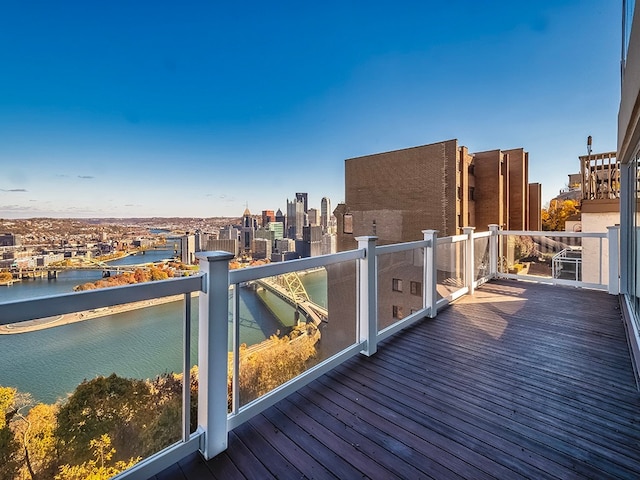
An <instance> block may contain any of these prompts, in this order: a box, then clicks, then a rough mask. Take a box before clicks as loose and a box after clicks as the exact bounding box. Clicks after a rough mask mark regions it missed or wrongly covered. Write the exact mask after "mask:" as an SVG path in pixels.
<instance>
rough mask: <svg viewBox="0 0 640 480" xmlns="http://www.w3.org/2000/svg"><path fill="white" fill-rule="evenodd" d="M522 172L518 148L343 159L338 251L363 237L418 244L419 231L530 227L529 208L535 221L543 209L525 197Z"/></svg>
mask: <svg viewBox="0 0 640 480" xmlns="http://www.w3.org/2000/svg"><path fill="white" fill-rule="evenodd" d="M528 171H529V155H528V153H527V152H525V151H524V149H522V148H517V149H511V150H504V151H503V150H492V151H486V152H479V153H473V154H472V153H469V151H468V149H467V147H465V146H460V145H458V140H456V139H453V140H447V141H443V142H438V143H433V144H430V145H423V146H419V147H413V148H406V149H402V150H396V151H392V152H385V153H378V154H374V155H367V156H363V157H357V158H351V159H348V160H346V161H345V203H344V204H339V205H338V206H337V207H336V209H335V210H334V216H335V218H336V221H337V233H338V240H337V244H338V245H337V247H338V250H339V251H342V250H349V249H352V248H355V245H356V242H355V240H354V238H355V237H357V236H361V235H375V236H377V237H378V239H379V243H380V244H387V243H399V242H406V241H413V240H419V239H421V238H422V233H421V232H422V230H425V229H434V230H438V232H439V235H441V236H448V235H456V234H459V233H461V232H462V228H463V227H466V226H474V227H476V229H477V230H487V229H488V225H490V224H498V225H502V226H503V227H504V228H505V229H512V230H528V229H529V223H530V220H531V215H530V213H529V212H530V210H532V207H533V210H535V211H536V212H537V214H536V215H534V217H533V218H534V219H536V218H537V217H539V215H540V213H539V212H540V207H541V205H540V198H541V195H537V196H535V197H534V198H530V191H531V187H530V186H529V182H528ZM538 185H539V184H538ZM539 188H540V187H538V189H539ZM534 190H535V188H534ZM535 191H536V192H537V193H540V191H539V190H535Z"/></svg>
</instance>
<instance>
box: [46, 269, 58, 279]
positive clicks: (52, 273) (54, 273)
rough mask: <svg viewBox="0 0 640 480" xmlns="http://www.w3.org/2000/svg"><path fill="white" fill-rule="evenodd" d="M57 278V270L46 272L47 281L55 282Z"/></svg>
mask: <svg viewBox="0 0 640 480" xmlns="http://www.w3.org/2000/svg"><path fill="white" fill-rule="evenodd" d="M56 278H58V271H57V270H47V280H55V279H56Z"/></svg>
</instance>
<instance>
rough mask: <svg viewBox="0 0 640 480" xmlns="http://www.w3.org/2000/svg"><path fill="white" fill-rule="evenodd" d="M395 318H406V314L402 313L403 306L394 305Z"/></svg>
mask: <svg viewBox="0 0 640 480" xmlns="http://www.w3.org/2000/svg"><path fill="white" fill-rule="evenodd" d="M393 318H397V319H401V318H404V313H403V311H402V306H401V305H394V306H393Z"/></svg>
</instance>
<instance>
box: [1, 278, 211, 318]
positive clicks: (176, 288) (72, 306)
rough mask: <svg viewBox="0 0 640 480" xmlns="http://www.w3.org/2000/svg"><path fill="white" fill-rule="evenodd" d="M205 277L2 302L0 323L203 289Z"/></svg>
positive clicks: (175, 279)
mask: <svg viewBox="0 0 640 480" xmlns="http://www.w3.org/2000/svg"><path fill="white" fill-rule="evenodd" d="M203 278H204V276H203V275H202V274H197V275H193V276H191V277H180V278H170V279H168V280H158V281H155V282H145V283H138V284H135V285H123V286H120V287H109V288H101V289H99V290H87V291H84V292H73V293H65V294H62V295H50V296H47V297H37V298H30V299H26V300H18V301H15V302H8V303H1V304H0V325H7V324H10V323H15V322H23V321H25V320H33V319H34V318H42V317H43V316H46V317H53V316H57V315H64V314H67V313H74V312H82V311H84V310H93V309H96V308H103V307H112V306H113V305H122V304H125V303H131V302H139V301H143V300H150V299H153V298H161V297H169V296H172V295H182V294H185V293H190V292H195V291H198V290H201V289H202V281H203Z"/></svg>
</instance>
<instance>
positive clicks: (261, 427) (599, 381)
mask: <svg viewBox="0 0 640 480" xmlns="http://www.w3.org/2000/svg"><path fill="white" fill-rule="evenodd" d="M359 242H360V243H359V248H358V249H357V250H354V251H350V252H343V253H340V254H336V255H330V256H324V257H315V258H310V259H303V260H298V261H292V262H286V263H281V264H272V265H268V266H264V267H255V268H249V269H244V270H236V271H231V272H229V271H228V270H227V260H228V256H227V255H224V254H202V255H201V256H200V262H201V271H202V274H201V275H200V276H197V277H190V278H186V279H177V280H171V281H163V282H156V283H154V284H142V285H136V286H132V287H118V288H114V289H105V290H101V291H100V290H99V291H92V292H83V293H80V294H73V295H63V296H56V297H47V298H43V299H36V300H31V301H23V302H14V303H11V304H4V305H0V318H1V319H2V321H1V322H0V323H3V324H9V323H14V322H18V321H24V320H30V319H32V318H36V317H37V316H42V312H43V311H45V312H47V313H48V314H49V315H55V314H64V313H68V312H73V311H79V310H86V309H88V308H101V307H104V306H107V305H112V304H118V303H123V302H127V301H134V300H138V301H139V300H144V299H149V298H155V297H158V296H164V295H175V294H181V295H185V297H186V299H187V300H188V299H189V298H190V296H191V294H192V293H193V292H198V293H199V299H198V302H199V308H198V310H199V327H198V342H199V350H198V362H197V363H198V365H199V367H200V368H199V379H198V380H199V391H198V409H197V410H198V411H197V424H198V427H197V429H195V430H194V431H192V430H193V429H192V428H190V427H189V425H190V424H191V423H192V422H191V419H190V409H189V408H185V407H184V406H188V405H190V404H191V400H190V395H191V392H190V389H189V388H186V389H184V390H183V400H182V404H183V418H182V428H181V431H182V440H181V441H179V442H177V443H175V444H173V445H171V446H169V447H168V448H166V449H164V450H162V451H160V452H158V453H156V454H154V455H152V456H150V457H149V458H146V459H144V460H143V461H141V462H140V463H138V464H137V465H135V466H134V467H132V468H131V469H129V470H127V471H125V472H123V473H122V474H120V475H119V477H120V478H158V479H168V478H181V479H182V478H282V477H285V478H304V477H308V478H366V477H369V478H456V477H457V478H594V477H596V478H637V477H638V476H639V475H640V449H639V448H638V441H639V440H640V430H638V428H637V421H638V415H637V412H638V407H639V406H640V394H638V391H637V389H636V384H635V380H634V378H635V377H634V372H633V368H632V365H631V360H630V356H629V351H628V348H627V344H626V337H625V327H624V324H623V322H622V320H621V313H620V310H619V305H618V297H617V296H615V295H608V294H607V293H611V294H617V293H618V290H617V289H618V283H617V282H618V280H617V278H618V274H617V258H618V256H617V245H618V240H617V229H615V228H613V229H610V231H609V232H608V233H607V234H589V233H575V234H574V233H572V234H569V233H560V232H505V231H500V230H498V229H497V228H496V227H493V228H492V230H491V231H490V232H482V233H474V232H473V229H466V231H465V234H464V235H458V236H455V237H447V238H437V236H436V234H435V232H433V231H427V232H425V239H424V240H422V241H418V242H411V243H406V244H399V245H385V246H376V245H375V239H373V238H369V237H366V238H361V239H360V241H359ZM569 246H572V247H580V252H581V258H580V261H581V265H582V268H581V277H580V278H577V279H576V277H573V278H572V279H563V278H556V277H555V276H554V275H553V272H552V268H551V263H552V260H551V259H552V258H553V256H554V255H555V254H557V253H558V252H560V251H562V250H563V249H566V248H569ZM515 265H520V267H517V268H516V267H515ZM314 269H316V270H317V269H320V270H323V271H326V275H327V293H328V305H326V310H327V319H325V320H324V321H323V320H322V319H321V320H320V322H321V324H322V328H321V330H322V339H321V342H323V341H324V340H323V339H333V340H332V341H331V342H330V343H331V345H332V349H330V350H323V349H322V348H321V349H320V354H319V356H318V359H317V362H315V364H313V365H309V366H308V368H307V369H306V371H305V372H304V373H302V374H301V375H298V376H297V377H295V378H293V379H292V380H288V381H286V382H284V383H282V384H281V385H278V386H275V387H274V388H273V389H272V390H270V391H269V392H268V393H266V394H262V395H260V396H259V397H257V398H254V397H252V396H250V395H249V394H247V393H246V392H244V391H243V390H242V389H241V388H240V385H239V383H240V382H239V378H240V377H241V374H242V369H243V368H244V367H243V363H242V362H243V359H242V357H241V355H240V354H239V353H238V352H240V351H241V350H242V349H241V346H240V345H241V343H243V341H242V335H241V334H240V330H239V320H238V318H239V314H238V312H240V311H241V309H240V306H239V304H240V297H241V295H240V293H241V290H242V289H243V288H249V287H250V286H251V285H252V284H254V282H257V281H261V282H265V281H266V282H269V281H271V280H269V279H272V278H274V277H277V276H280V275H285V274H289V273H291V272H303V271H309V270H314ZM521 279H522V280H528V281H526V282H519V281H516V280H521ZM568 287H570V288H568ZM575 287H588V288H575ZM230 292H231V293H230ZM229 295H231V297H229ZM229 298H231V301H229ZM447 306H448V307H449V308H445V307H447ZM391 307H393V308H391ZM190 309H191V302H190V301H185V302H184V310H185V313H184V317H185V319H186V318H190V315H191V312H190ZM229 311H231V318H232V321H231V322H228V321H227V319H228V318H229V317H228V315H229ZM304 312H305V310H304V309H302V310H301V315H303V316H304V314H305V313H304ZM310 316H311V315H310ZM96 321H97V320H96ZM184 325H185V334H184V343H185V346H184V351H185V352H187V353H186V354H185V355H184V357H185V358H184V365H185V368H184V372H188V371H189V366H190V365H191V363H192V362H191V359H190V358H189V353H188V352H190V351H191V348H190V344H189V342H190V338H191V337H192V332H190V331H189V325H190V322H187V321H185V322H184ZM228 338H231V339H232V340H231V344H232V348H231V350H232V355H230V356H228V355H227V351H228ZM228 366H229V369H230V371H231V373H230V374H229V372H228V369H227V367H228ZM229 378H231V382H230V384H229V383H228V379H229ZM183 383H184V384H186V385H189V383H190V382H188V381H185V382H183ZM229 385H231V388H229ZM229 391H231V395H230V396H229ZM205 458H209V459H210V460H205Z"/></svg>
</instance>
